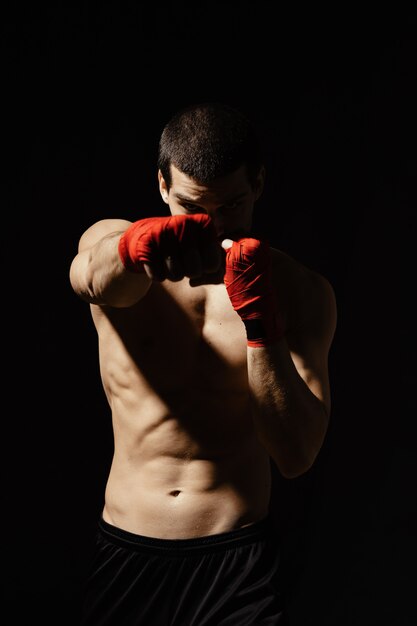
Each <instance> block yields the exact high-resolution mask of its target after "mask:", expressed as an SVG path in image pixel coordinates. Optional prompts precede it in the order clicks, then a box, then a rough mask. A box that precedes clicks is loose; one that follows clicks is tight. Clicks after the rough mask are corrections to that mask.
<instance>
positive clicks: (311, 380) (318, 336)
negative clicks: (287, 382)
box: [288, 279, 337, 415]
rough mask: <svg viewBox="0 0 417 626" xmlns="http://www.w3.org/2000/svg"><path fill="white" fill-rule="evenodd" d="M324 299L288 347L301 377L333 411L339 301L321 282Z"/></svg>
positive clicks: (289, 340) (295, 333)
mask: <svg viewBox="0 0 417 626" xmlns="http://www.w3.org/2000/svg"><path fill="white" fill-rule="evenodd" d="M320 296H321V297H320V298H318V299H317V301H316V305H315V306H313V307H312V310H311V311H310V314H309V316H308V318H307V319H305V321H304V323H303V324H302V326H300V327H299V328H298V329H296V330H295V331H294V332H293V333H290V335H289V337H288V346H289V349H290V353H291V358H292V360H293V363H294V365H295V367H296V369H297V372H298V374H299V375H300V377H301V378H302V379H303V380H304V382H305V383H306V384H307V385H308V387H309V389H310V391H311V392H312V393H313V394H314V395H315V396H316V397H317V398H318V399H319V400H321V402H323V404H324V406H325V407H326V411H327V414H328V415H329V414H330V409H331V390H330V380H329V352H330V349H331V346H332V342H333V337H334V334H335V330H336V323H337V308H336V299H335V294H334V291H333V288H332V286H331V285H330V283H328V282H327V281H326V280H325V279H323V280H322V281H321V285H320Z"/></svg>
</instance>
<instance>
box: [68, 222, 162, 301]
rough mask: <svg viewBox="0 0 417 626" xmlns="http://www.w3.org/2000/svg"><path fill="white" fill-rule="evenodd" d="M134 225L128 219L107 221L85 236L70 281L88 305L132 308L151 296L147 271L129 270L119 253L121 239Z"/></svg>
mask: <svg viewBox="0 0 417 626" xmlns="http://www.w3.org/2000/svg"><path fill="white" fill-rule="evenodd" d="M131 224H132V222H129V221H128V220H121V219H104V220H100V221H99V222H96V223H95V224H93V225H92V226H90V228H88V229H87V230H86V231H85V232H84V234H83V235H82V236H81V238H80V241H79V244H78V254H77V256H76V257H75V258H74V259H73V261H72V263H71V267H70V282H71V286H72V288H73V289H74V291H75V293H76V294H77V295H78V296H80V298H82V299H83V300H85V301H86V302H89V303H90V304H99V305H109V306H113V307H128V306H131V305H133V304H135V302H138V301H139V300H140V299H141V298H142V297H143V296H144V295H145V294H146V293H147V291H148V289H149V287H150V286H151V283H152V281H151V279H150V278H149V277H148V276H147V274H146V273H144V272H140V273H133V272H130V271H128V270H126V268H125V266H124V265H123V263H122V260H121V258H120V254H119V242H120V237H121V235H122V234H123V233H124V232H125V231H126V229H127V228H128V227H129V226H131Z"/></svg>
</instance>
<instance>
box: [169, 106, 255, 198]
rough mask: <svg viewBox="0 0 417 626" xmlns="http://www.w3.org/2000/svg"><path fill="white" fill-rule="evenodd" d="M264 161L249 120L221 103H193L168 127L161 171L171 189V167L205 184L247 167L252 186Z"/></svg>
mask: <svg viewBox="0 0 417 626" xmlns="http://www.w3.org/2000/svg"><path fill="white" fill-rule="evenodd" d="M262 163H263V160H262V154H261V145H260V141H259V137H258V136H257V133H256V131H255V129H254V126H253V125H252V123H251V122H250V120H249V119H248V117H247V116H246V115H245V114H244V113H243V112H241V111H238V110H237V109H235V108H233V107H231V106H229V105H226V104H222V103H220V102H203V103H198V104H191V105H189V106H187V107H185V108H183V109H181V110H180V111H178V112H177V113H176V114H175V115H174V116H173V117H172V118H171V119H170V120H169V121H168V123H167V124H166V125H165V127H164V129H163V131H162V134H161V137H160V140H159V149H158V168H159V169H160V170H161V173H162V176H163V177H164V180H165V183H166V185H167V187H168V189H169V188H170V186H171V164H172V165H174V166H175V167H176V168H177V169H179V170H180V171H181V172H182V173H183V174H186V175H187V176H190V177H191V178H193V179H194V180H197V181H198V182H200V183H202V184H206V183H209V182H210V181H212V180H214V179H215V178H218V177H220V176H225V175H226V174H230V173H231V172H233V171H235V170H237V169H238V168H239V167H241V166H242V165H246V167H247V174H248V180H249V182H250V183H251V185H252V186H254V185H255V182H256V178H257V176H258V174H259V171H260V169H261V166H262Z"/></svg>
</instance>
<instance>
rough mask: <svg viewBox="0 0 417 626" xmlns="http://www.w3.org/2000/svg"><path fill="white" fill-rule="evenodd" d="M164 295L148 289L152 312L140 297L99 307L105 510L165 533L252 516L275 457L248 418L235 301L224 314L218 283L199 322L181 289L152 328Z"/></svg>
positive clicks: (121, 523) (261, 508)
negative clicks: (110, 436) (109, 445)
mask: <svg viewBox="0 0 417 626" xmlns="http://www.w3.org/2000/svg"><path fill="white" fill-rule="evenodd" d="M218 293H219V295H217V294H218ZM209 295H210V294H209ZM162 296H163V294H159V295H158V292H157V293H156V294H155V295H152V294H151V297H152V298H153V300H148V302H147V307H146V311H149V317H146V315H148V313H145V308H143V310H142V309H141V305H140V304H138V306H137V307H136V310H135V308H130V309H129V310H124V311H123V310H120V309H119V310H114V309H113V310H111V311H107V312H104V314H103V312H102V311H100V310H99V309H96V310H94V309H93V318H94V321H95V324H96V328H97V330H98V334H99V339H100V341H99V343H100V367H101V375H102V380H103V384H104V389H105V391H106V395H107V398H108V400H109V404H110V406H111V410H112V420H113V432H114V455H113V460H112V464H111V468H110V472H109V476H108V480H107V485H106V491H105V503H104V508H103V519H104V520H105V521H106V522H108V523H110V524H113V525H114V526H117V527H119V528H122V529H124V530H127V531H129V532H132V533H135V534H139V535H143V536H148V537H159V538H164V539H186V538H192V537H200V536H205V535H212V534H216V533H221V532H226V531H229V530H234V529H237V528H242V527H244V526H247V525H250V524H253V523H254V522H257V521H259V520H261V519H263V518H265V517H266V516H267V513H268V507H269V498H270V461H269V456H268V455H267V453H266V451H265V450H264V448H263V447H262V446H261V444H260V443H259V441H258V439H257V437H256V434H255V431H254V426H253V422H252V416H251V409H250V398H249V390H248V383H247V366H246V340H245V338H244V336H243V335H242V327H241V322H240V320H237V319H236V318H237V316H236V315H235V313H234V312H233V311H232V312H231V314H230V319H229V318H228V315H227V314H226V315H221V317H220V322H219V315H218V311H221V312H222V305H223V302H222V298H223V297H224V294H222V293H221V291H220V290H218V292H214V297H213V298H212V303H211V304H210V300H209V301H208V302H207V297H206V302H205V309H204V310H205V315H204V323H203V324H200V322H199V317H198V315H197V314H196V315H195V316H193V315H191V316H190V319H188V317H189V316H187V317H185V316H183V314H182V313H181V310H180V309H178V304H180V305H181V300H180V299H179V298H177V300H176V304H175V307H176V308H177V309H178V310H177V311H176V309H174V308H172V310H171V311H170V314H169V316H167V318H166V319H161V317H159V319H158V327H157V328H156V327H155V329H154V331H155V332H153V328H152V326H153V325H154V324H155V322H154V320H155V318H156V316H157V315H159V312H160V311H164V310H166V309H167V308H169V307H170V302H169V301H168V300H167V301H166V302H165V301H164V302H161V299H162ZM164 297H165V296H164ZM147 298H148V296H147ZM161 304H163V305H164V306H161ZM153 305H155V307H154V308H153ZM189 308H190V307H189V306H188V309H187V310H189ZM197 310H198V307H196V311H197ZM138 317H139V318H140V319H141V320H142V323H143V327H144V328H146V336H145V333H144V336H143V338H142V339H143V341H142V340H141V337H140V332H138V327H137V319H138ZM170 320H173V321H172V323H173V324H174V323H175V332H172V330H171V329H170V327H169V324H170ZM200 321H201V320H200ZM115 331H116V332H115ZM175 342H177V343H175ZM167 344H169V348H170V349H169V350H167ZM126 348H127V349H126ZM172 355H173V356H172ZM170 359H171V360H170Z"/></svg>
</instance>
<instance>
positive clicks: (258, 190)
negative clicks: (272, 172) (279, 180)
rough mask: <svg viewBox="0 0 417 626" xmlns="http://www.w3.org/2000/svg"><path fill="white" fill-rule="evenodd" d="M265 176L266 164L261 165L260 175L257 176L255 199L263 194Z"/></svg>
mask: <svg viewBox="0 0 417 626" xmlns="http://www.w3.org/2000/svg"><path fill="white" fill-rule="evenodd" d="M265 176H266V169H265V166H264V165H261V168H260V170H259V173H258V176H257V177H256V182H255V187H254V191H255V201H256V200H258V198H260V197H261V195H262V192H263V190H264V186H265Z"/></svg>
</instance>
